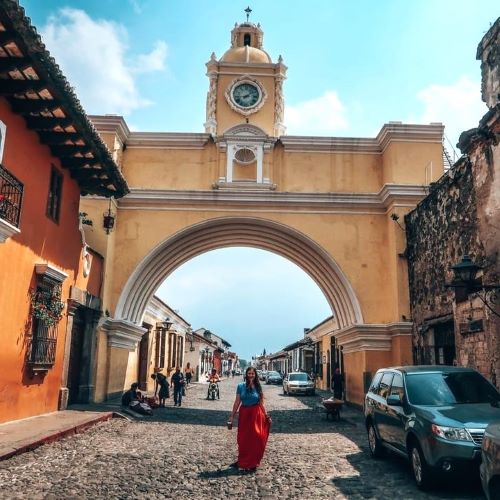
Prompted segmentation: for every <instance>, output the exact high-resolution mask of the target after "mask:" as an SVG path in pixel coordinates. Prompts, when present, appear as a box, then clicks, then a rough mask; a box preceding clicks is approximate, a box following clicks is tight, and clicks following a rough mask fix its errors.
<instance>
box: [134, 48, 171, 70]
mask: <svg viewBox="0 0 500 500" xmlns="http://www.w3.org/2000/svg"><path fill="white" fill-rule="evenodd" d="M166 59H167V44H166V43H165V42H163V41H161V40H158V41H157V42H156V43H155V46H154V49H153V50H152V51H151V52H150V53H149V54H141V55H140V56H138V57H137V65H136V69H135V71H136V72H137V73H149V72H151V71H163V70H164V69H165V61H166Z"/></svg>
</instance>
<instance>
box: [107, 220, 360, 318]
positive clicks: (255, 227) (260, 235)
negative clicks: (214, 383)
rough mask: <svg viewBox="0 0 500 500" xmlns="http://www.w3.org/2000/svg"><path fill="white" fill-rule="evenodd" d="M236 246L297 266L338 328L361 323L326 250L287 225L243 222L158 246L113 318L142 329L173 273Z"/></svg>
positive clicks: (192, 230) (214, 223)
mask: <svg viewBox="0 0 500 500" xmlns="http://www.w3.org/2000/svg"><path fill="white" fill-rule="evenodd" d="M234 246H240V247H254V248H259V249H262V250H268V251H270V252H273V253H275V254H278V255H280V256H282V257H285V258H286V259H288V260H290V261H291V262H293V263H295V264H297V265H298V266H299V267H300V268H301V269H303V270H304V271H305V272H306V273H307V274H308V275H309V276H310V277H311V278H312V279H313V280H314V281H315V282H316V284H317V285H318V286H319V288H320V289H321V290H322V292H323V294H324V295H325V298H326V300H327V301H328V303H329V305H330V307H331V309H332V312H333V313H334V314H335V316H336V317H337V321H338V324H339V327H340V328H345V327H348V326H350V325H354V324H361V323H363V315H362V312H361V307H360V304H359V301H358V299H357V297H356V294H355V292H354V289H353V287H352V286H351V284H350V283H349V281H348V280H347V278H346V276H345V275H344V273H343V272H342V270H341V269H340V267H339V266H338V264H337V263H336V262H335V261H334V259H332V258H331V257H330V255H329V254H328V253H327V252H326V251H325V250H323V249H322V248H321V247H320V246H319V245H318V244H317V243H315V242H313V241H312V240H310V239H309V238H308V237H307V236H305V235H303V234H302V233H300V232H299V231H297V230H295V229H292V228H290V227H288V226H285V225H283V224H280V223H276V222H271V221H268V220H264V219H255V218H245V217H234V218H232V217H223V218H217V219H211V220H209V221H205V222H201V223H198V224H195V225H193V226H191V227H188V228H186V229H184V230H182V231H180V232H178V233H177V234H174V235H173V236H172V237H170V238H168V239H167V240H165V241H164V242H162V243H161V244H159V245H158V246H157V247H156V248H155V249H153V250H152V251H151V252H150V253H149V254H148V255H147V256H146V257H145V258H144V259H143V260H142V261H141V262H140V264H139V265H138V266H137V267H136V269H135V270H134V272H133V273H132V275H131V276H130V278H129V279H128V281H127V283H126V285H125V287H124V289H123V291H122V293H121V296H120V298H119V301H118V304H117V307H116V311H115V319H116V320H119V321H125V322H128V323H134V324H137V325H139V324H141V321H142V316H143V314H144V311H145V309H146V305H147V304H148V302H149V301H150V300H151V298H152V297H153V295H154V293H155V291H156V290H157V289H158V287H159V286H160V285H161V283H162V282H163V281H164V280H165V279H166V278H167V277H168V275H169V274H171V273H172V272H173V271H174V270H175V269H176V268H178V267H179V266H181V265H182V264H183V263H185V262H187V261H188V260H190V259H192V258H193V257H196V256H198V255H200V254H202V253H205V252H207V251H210V250H215V249H218V248H225V247H234Z"/></svg>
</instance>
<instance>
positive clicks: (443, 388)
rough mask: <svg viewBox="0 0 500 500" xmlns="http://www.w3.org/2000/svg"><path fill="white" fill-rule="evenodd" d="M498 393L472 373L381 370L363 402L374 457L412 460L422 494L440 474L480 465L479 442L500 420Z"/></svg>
mask: <svg viewBox="0 0 500 500" xmlns="http://www.w3.org/2000/svg"><path fill="white" fill-rule="evenodd" d="M499 402H500V393H499V392H498V391H497V390H496V389H495V387H494V386H493V385H492V384H490V383H489V382H488V381H487V380H486V379H485V378H484V377H483V376H482V375H480V374H479V373H478V372H476V371H475V370H472V369H468V368H458V367H453V366H405V367H398V368H385V369H382V370H379V371H378V372H377V373H376V374H375V377H374V378H373V381H372V383H371V386H370V389H369V390H368V393H367V394H366V397H365V405H364V413H365V423H366V430H367V432H368V444H369V447H370V453H371V454H372V456H373V457H380V456H382V455H383V452H384V451H385V450H386V449H389V450H392V451H394V452H396V453H398V454H400V455H403V456H405V457H407V458H409V460H410V464H411V470H412V473H413V477H414V479H415V482H416V484H417V486H418V487H419V488H420V489H427V488H429V487H430V486H431V485H432V484H433V482H434V480H435V479H436V477H437V476H438V475H439V474H446V473H448V474H449V473H452V472H454V471H456V470H459V469H460V468H462V467H464V466H465V467H467V466H470V465H472V464H476V465H479V462H480V457H481V441H482V439H483V435H484V430H485V428H486V427H487V425H488V424H489V423H490V422H493V421H495V420H499V419H500V407H499Z"/></svg>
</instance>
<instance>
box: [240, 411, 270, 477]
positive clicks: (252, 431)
mask: <svg viewBox="0 0 500 500" xmlns="http://www.w3.org/2000/svg"><path fill="white" fill-rule="evenodd" d="M268 437H269V422H268V421H267V419H266V414H265V413H264V410H263V409H262V406H261V405H260V404H256V405H253V406H243V405H242V406H240V416H239V419H238V467H240V468H242V469H253V468H254V467H258V466H259V465H260V461H261V460H262V457H263V456H264V451H265V449H266V444H267V439H268Z"/></svg>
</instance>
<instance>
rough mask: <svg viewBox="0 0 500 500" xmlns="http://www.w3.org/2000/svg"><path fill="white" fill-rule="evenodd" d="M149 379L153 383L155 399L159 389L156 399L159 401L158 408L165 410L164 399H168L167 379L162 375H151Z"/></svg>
mask: <svg viewBox="0 0 500 500" xmlns="http://www.w3.org/2000/svg"><path fill="white" fill-rule="evenodd" d="M151 378H152V379H153V380H154V381H155V397H156V393H157V392H158V389H159V392H158V399H159V400H160V407H163V408H165V399H167V398H169V397H170V394H169V384H168V380H167V377H166V376H165V375H163V373H153V375H151Z"/></svg>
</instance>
